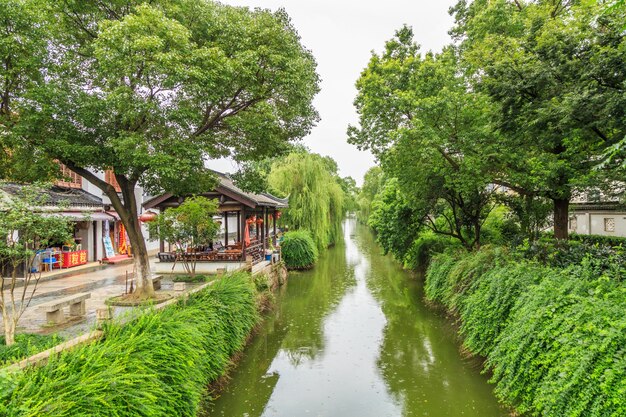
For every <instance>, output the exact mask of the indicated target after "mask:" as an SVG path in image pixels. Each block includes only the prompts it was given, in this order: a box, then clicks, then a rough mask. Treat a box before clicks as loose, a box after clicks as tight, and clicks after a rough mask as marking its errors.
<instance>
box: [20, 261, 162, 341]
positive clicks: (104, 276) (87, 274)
mask: <svg viewBox="0 0 626 417" xmlns="http://www.w3.org/2000/svg"><path fill="white" fill-rule="evenodd" d="M69 271H71V272H69ZM69 271H68V272H67V273H68V275H65V276H63V277H62V278H56V279H52V280H48V281H43V282H42V281H40V282H39V285H38V286H37V291H36V293H35V296H34V297H33V300H32V301H31V303H30V306H29V307H28V308H27V309H26V311H25V312H24V315H23V316H22V318H21V319H20V322H19V324H18V332H29V333H46V332H51V331H52V330H54V332H55V333H57V331H58V333H60V334H61V335H62V336H64V337H69V336H76V335H78V334H81V333H84V332H86V331H89V330H91V329H92V328H93V327H94V325H95V321H96V310H97V309H99V308H104V307H105V306H106V305H105V300H106V299H107V298H110V297H112V296H115V295H121V294H123V293H124V290H125V287H126V273H127V272H128V274H129V275H131V274H132V271H133V265H132V264H126V265H116V266H113V265H103V266H102V267H98V268H96V269H95V270H94V268H83V269H78V270H69ZM55 272H56V271H55ZM64 272H65V271H64ZM170 288H171V281H170V282H168V281H164V282H163V289H165V290H167V289H170ZM80 292H89V293H91V298H90V299H88V300H86V311H87V315H86V320H84V321H82V322H81V323H78V324H73V325H69V326H61V327H56V328H54V329H52V328H49V327H47V326H46V314H45V313H43V312H39V311H37V310H36V307H37V305H39V304H42V303H46V302H48V301H52V300H54V299H55V298H61V297H65V296H67V295H71V294H76V293H80Z"/></svg>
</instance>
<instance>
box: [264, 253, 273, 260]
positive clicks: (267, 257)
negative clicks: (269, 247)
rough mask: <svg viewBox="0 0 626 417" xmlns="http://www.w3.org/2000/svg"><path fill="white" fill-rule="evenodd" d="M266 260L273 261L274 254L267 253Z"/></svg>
mask: <svg viewBox="0 0 626 417" xmlns="http://www.w3.org/2000/svg"><path fill="white" fill-rule="evenodd" d="M265 260H266V261H269V262H272V255H271V254H269V255H265Z"/></svg>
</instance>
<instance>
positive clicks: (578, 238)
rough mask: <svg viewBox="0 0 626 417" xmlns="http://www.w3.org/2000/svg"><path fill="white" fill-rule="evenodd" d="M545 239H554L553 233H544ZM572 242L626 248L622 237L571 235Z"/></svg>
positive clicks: (625, 239)
mask: <svg viewBox="0 0 626 417" xmlns="http://www.w3.org/2000/svg"><path fill="white" fill-rule="evenodd" d="M542 236H543V237H546V238H548V239H552V238H554V233H553V232H552V231H549V232H544V233H542ZM569 240H570V241H575V242H583V243H587V244H589V245H595V244H598V245H600V246H626V237H622V236H604V235H581V234H578V233H570V235H569Z"/></svg>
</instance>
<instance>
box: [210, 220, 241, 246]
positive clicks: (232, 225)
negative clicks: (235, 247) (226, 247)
mask: <svg viewBox="0 0 626 417" xmlns="http://www.w3.org/2000/svg"><path fill="white" fill-rule="evenodd" d="M225 231H226V227H225V225H224V223H223V222H222V227H221V229H220V234H219V235H218V236H217V239H216V240H217V241H218V242H222V243H223V242H224V233H225ZM242 234H243V232H242ZM236 241H237V215H236V214H229V215H228V243H226V244H231V245H232V244H234V243H235V242H236Z"/></svg>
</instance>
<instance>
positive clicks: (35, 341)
mask: <svg viewBox="0 0 626 417" xmlns="http://www.w3.org/2000/svg"><path fill="white" fill-rule="evenodd" d="M62 340H63V339H62V338H61V337H59V336H56V335H40V334H18V335H16V336H15V344H14V345H12V346H7V345H6V344H5V342H4V336H0V364H6V363H10V362H17V361H19V360H21V359H24V358H27V357H29V356H32V355H34V354H36V353H39V352H43V351H44V350H46V349H50V348H51V347H54V346H56V345H58V344H59V343H61V342H62Z"/></svg>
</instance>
